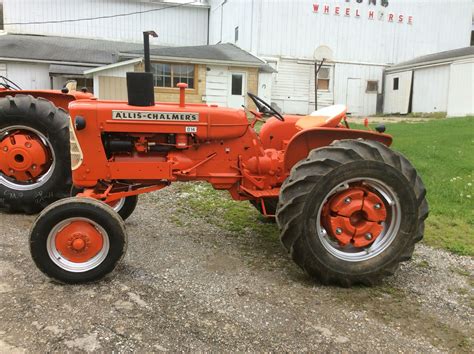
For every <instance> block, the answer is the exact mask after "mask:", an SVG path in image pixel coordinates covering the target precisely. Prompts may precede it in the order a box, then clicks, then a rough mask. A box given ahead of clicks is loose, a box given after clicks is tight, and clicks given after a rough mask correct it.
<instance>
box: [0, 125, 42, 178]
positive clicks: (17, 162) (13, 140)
mask: <svg viewBox="0 0 474 354" xmlns="http://www.w3.org/2000/svg"><path fill="white" fill-rule="evenodd" d="M0 153H1V155H2V159H1V160H0V161H1V162H0V171H1V172H2V173H3V174H4V175H6V176H9V177H11V178H13V179H15V180H17V181H20V182H27V181H30V180H34V179H36V178H37V177H39V176H41V175H42V174H44V173H45V172H46V171H47V170H48V167H49V162H50V154H49V151H48V148H47V147H46V146H45V145H44V144H43V142H42V141H41V139H40V138H39V137H38V136H36V135H35V134H33V133H31V132H28V131H17V132H16V133H13V134H10V135H8V136H7V137H6V138H5V139H3V140H2V141H1V142H0Z"/></svg>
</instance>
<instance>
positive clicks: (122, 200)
mask: <svg viewBox="0 0 474 354" xmlns="http://www.w3.org/2000/svg"><path fill="white" fill-rule="evenodd" d="M125 199H127V198H120V199H119V200H117V204H115V205H114V206H113V207H112V209H114V211H115V212H117V213H118V212H119V211H120V209H122V208H123V206H124V204H125Z"/></svg>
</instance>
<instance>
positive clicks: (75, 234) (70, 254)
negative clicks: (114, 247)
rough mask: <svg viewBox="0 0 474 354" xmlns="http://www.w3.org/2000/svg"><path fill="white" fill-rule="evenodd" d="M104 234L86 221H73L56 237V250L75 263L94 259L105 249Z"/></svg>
mask: <svg viewBox="0 0 474 354" xmlns="http://www.w3.org/2000/svg"><path fill="white" fill-rule="evenodd" d="M103 243H104V241H103V237H102V234H101V233H100V232H99V231H98V230H97V229H96V228H95V227H94V226H93V225H91V224H90V223H88V222H86V221H73V222H71V223H70V224H69V225H67V226H66V227H64V228H63V229H61V231H59V232H58V233H57V235H56V240H55V244H56V249H57V250H58V251H59V253H60V254H61V256H62V257H64V258H65V259H67V260H68V261H71V262H75V263H82V262H86V261H88V260H90V259H92V258H94V257H95V256H96V255H97V254H98V253H99V252H100V250H101V249H102V247H103Z"/></svg>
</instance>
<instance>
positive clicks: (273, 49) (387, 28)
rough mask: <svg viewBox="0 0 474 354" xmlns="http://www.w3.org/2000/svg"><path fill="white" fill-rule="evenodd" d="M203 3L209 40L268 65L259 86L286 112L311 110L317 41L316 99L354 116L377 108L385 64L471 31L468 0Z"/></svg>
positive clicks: (457, 43) (448, 45)
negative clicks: (269, 71)
mask: <svg viewBox="0 0 474 354" xmlns="http://www.w3.org/2000/svg"><path fill="white" fill-rule="evenodd" d="M210 3H211V15H210V22H209V23H210V32H209V35H210V42H211V43H220V42H222V43H225V42H233V43H236V44H237V45H239V46H240V47H241V48H243V49H245V50H248V51H250V52H251V53H253V54H255V55H257V56H259V57H261V58H264V59H265V60H267V61H268V62H269V64H270V65H272V66H273V67H275V68H276V69H277V71H278V73H277V74H274V75H273V77H272V78H271V79H268V77H265V74H263V77H261V78H260V80H259V84H260V89H261V90H260V91H261V92H260V93H261V94H262V95H263V96H267V97H270V96H271V99H272V102H274V103H276V104H277V105H278V106H279V107H280V108H281V109H282V110H283V111H285V112H288V113H301V114H305V113H307V112H309V111H312V110H314V101H315V98H314V86H315V85H314V61H315V52H316V50H317V49H318V48H319V49H318V51H317V52H316V54H318V52H324V53H326V54H325V56H326V58H327V60H326V62H325V64H324V66H323V71H322V75H320V79H321V80H320V82H319V83H318V86H319V89H318V102H319V103H320V105H319V106H321V105H329V104H332V103H344V104H346V105H348V108H349V112H351V113H352V114H354V115H370V114H375V113H376V111H377V108H378V109H379V110H380V108H381V104H382V97H381V94H382V87H383V85H382V81H383V72H384V69H385V68H387V67H389V66H390V65H393V64H396V63H399V62H402V61H406V60H410V59H412V58H414V57H418V56H421V55H426V54H430V53H435V52H440V51H445V50H450V49H456V48H461V47H466V46H468V45H469V44H470V38H471V30H472V9H473V3H472V1H471V0H429V1H428V0H417V1H408V0H399V1H396V0H324V1H319V0H293V1H274V0H261V1H251V0H226V1H223V0H210ZM321 49H322V50H321ZM265 92H266V94H265Z"/></svg>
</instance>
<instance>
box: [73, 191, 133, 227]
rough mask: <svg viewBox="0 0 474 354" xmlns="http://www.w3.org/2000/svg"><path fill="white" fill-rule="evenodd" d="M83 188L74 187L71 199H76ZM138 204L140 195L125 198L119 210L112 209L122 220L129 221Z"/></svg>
mask: <svg viewBox="0 0 474 354" xmlns="http://www.w3.org/2000/svg"><path fill="white" fill-rule="evenodd" d="M81 190H82V189H81V188H76V187H74V186H72V188H71V193H70V196H71V197H75V196H76V195H77V194H78V193H80V192H81ZM137 204H138V195H132V196H130V197H126V198H125V202H124V203H123V204H122V205H121V206H120V207H118V208H115V207H112V209H114V210H115V211H116V212H117V213H118V214H119V215H120V217H121V218H122V220H124V221H125V220H127V219H128V218H129V217H130V215H132V214H133V212H134V211H135V208H136V207H137Z"/></svg>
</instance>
